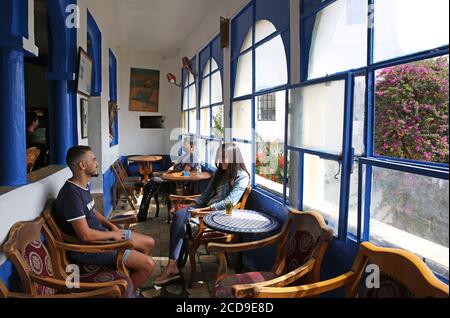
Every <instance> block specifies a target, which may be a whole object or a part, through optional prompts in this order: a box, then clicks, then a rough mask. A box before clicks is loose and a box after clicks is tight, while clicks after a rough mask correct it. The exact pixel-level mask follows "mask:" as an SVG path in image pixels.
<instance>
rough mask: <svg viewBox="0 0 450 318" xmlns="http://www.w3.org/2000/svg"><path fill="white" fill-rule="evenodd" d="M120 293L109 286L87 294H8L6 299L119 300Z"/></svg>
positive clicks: (117, 288)
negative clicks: (97, 298) (96, 298)
mask: <svg viewBox="0 0 450 318" xmlns="http://www.w3.org/2000/svg"><path fill="white" fill-rule="evenodd" d="M121 296H122V292H121V291H120V288H119V287H118V286H109V287H104V288H100V289H96V290H91V291H87V292H80V293H72V294H56V295H34V296H33V295H30V294H22V293H9V294H8V296H7V297H8V298H39V299H54V298H95V297H101V298H120V297H121Z"/></svg>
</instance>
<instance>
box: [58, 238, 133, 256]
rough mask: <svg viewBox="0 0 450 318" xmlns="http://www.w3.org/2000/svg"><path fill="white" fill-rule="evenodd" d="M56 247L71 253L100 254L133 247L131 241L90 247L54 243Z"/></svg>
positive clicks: (112, 242)
mask: <svg viewBox="0 0 450 318" xmlns="http://www.w3.org/2000/svg"><path fill="white" fill-rule="evenodd" d="M96 243H98V242H96ZM56 247H57V248H61V249H63V250H66V251H72V252H81V253H101V252H108V251H117V250H125V249H130V248H133V247H134V246H133V244H132V243H131V240H122V241H111V244H92V245H80V244H70V243H62V242H56Z"/></svg>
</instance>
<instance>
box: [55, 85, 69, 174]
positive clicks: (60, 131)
mask: <svg viewBox="0 0 450 318" xmlns="http://www.w3.org/2000/svg"><path fill="white" fill-rule="evenodd" d="M68 85H69V84H68V81H65V80H58V81H56V80H54V81H51V82H50V86H51V93H50V95H51V96H50V101H51V102H50V107H51V111H50V112H49V113H50V114H51V115H50V116H51V118H50V120H51V123H52V124H53V127H51V130H50V139H51V142H50V145H51V149H50V150H51V157H50V160H51V163H52V164H56V165H66V154H67V150H68V149H69V148H70V147H72V146H73V133H72V132H73V115H72V99H71V96H72V95H71V94H70V93H69V86H68Z"/></svg>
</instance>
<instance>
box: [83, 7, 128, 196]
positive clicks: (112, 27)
mask: <svg viewBox="0 0 450 318" xmlns="http://www.w3.org/2000/svg"><path fill="white" fill-rule="evenodd" d="M78 6H79V8H80V28H79V29H78V30H77V43H78V46H81V47H82V48H83V49H84V50H85V51H87V10H88V9H89V12H90V13H91V15H92V16H93V17H94V20H95V21H96V23H97V25H98V27H99V29H100V32H101V34H102V93H101V96H99V97H91V98H90V99H89V106H88V107H89V112H88V117H89V119H88V121H89V123H88V138H87V139H84V140H82V139H81V123H80V120H78V140H79V143H80V144H81V145H89V146H91V147H92V148H93V150H94V152H95V154H96V157H97V160H98V162H99V172H101V173H102V174H103V173H105V172H106V171H107V170H108V169H109V167H110V166H111V164H112V163H113V162H114V161H115V160H116V159H117V158H118V157H119V147H120V142H121V140H120V139H119V145H117V146H114V147H110V146H109V115H108V102H109V49H111V50H112V51H113V53H114V55H115V56H116V59H117V65H118V67H117V68H118V69H117V76H118V78H117V81H118V83H119V77H120V67H119V66H120V63H121V60H120V54H119V50H118V45H117V43H118V39H117V36H118V34H119V31H118V24H117V23H116V22H117V10H116V7H115V4H114V2H112V1H107V0H95V1H94V0H79V1H78ZM117 94H118V98H119V99H120V90H119V89H118V92H117ZM81 97H82V96H81V95H78V98H77V100H78V101H77V105H78V107H77V110H78V113H77V119H78V118H80V98H81ZM119 129H120V127H119ZM92 192H94V193H102V192H103V178H102V176H99V177H98V178H94V179H92Z"/></svg>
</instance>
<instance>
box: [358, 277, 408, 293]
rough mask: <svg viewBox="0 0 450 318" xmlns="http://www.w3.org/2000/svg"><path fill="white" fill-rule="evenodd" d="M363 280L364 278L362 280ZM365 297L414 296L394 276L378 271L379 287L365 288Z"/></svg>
mask: <svg viewBox="0 0 450 318" xmlns="http://www.w3.org/2000/svg"><path fill="white" fill-rule="evenodd" d="M362 281H365V280H362ZM364 297H365V298H415V296H414V294H413V293H412V292H411V291H410V290H409V288H408V287H406V286H405V285H404V284H402V283H401V282H399V281H398V280H396V279H395V278H394V277H392V276H390V275H387V274H385V273H380V288H366V289H365V293H364Z"/></svg>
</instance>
